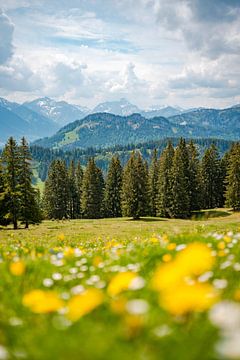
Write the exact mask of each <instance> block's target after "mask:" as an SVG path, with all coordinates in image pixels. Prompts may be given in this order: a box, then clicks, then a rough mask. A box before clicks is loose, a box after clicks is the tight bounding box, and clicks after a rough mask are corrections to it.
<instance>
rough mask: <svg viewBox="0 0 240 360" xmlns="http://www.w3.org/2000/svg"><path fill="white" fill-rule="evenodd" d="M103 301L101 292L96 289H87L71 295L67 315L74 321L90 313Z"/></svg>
mask: <svg viewBox="0 0 240 360" xmlns="http://www.w3.org/2000/svg"><path fill="white" fill-rule="evenodd" d="M102 302H103V293H102V292H101V291H100V290H98V289H89V290H86V291H84V292H83V293H82V294H79V295H75V296H73V297H72V298H71V299H70V300H69V302H68V312H67V317H68V318H69V319H70V320H72V321H76V320H78V319H80V318H81V317H82V316H83V315H86V314H88V313H90V312H91V311H92V310H94V309H95V308H96V307H98V306H99V305H101V304H102Z"/></svg>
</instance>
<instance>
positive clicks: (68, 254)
mask: <svg viewBox="0 0 240 360" xmlns="http://www.w3.org/2000/svg"><path fill="white" fill-rule="evenodd" d="M63 255H64V256H65V257H66V258H68V257H72V256H73V255H74V248H72V247H66V248H65V249H64V252H63Z"/></svg>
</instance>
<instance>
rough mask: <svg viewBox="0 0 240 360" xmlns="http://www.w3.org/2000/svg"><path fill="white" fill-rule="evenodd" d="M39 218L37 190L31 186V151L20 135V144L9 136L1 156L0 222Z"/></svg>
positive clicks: (15, 227)
mask: <svg viewBox="0 0 240 360" xmlns="http://www.w3.org/2000/svg"><path fill="white" fill-rule="evenodd" d="M40 221H41V210H40V195H39V191H38V190H37V189H36V188H34V186H33V185H32V165H31V154H30V151H29V147H28V144H27V142H26V140H25V138H24V137H23V138H22V140H21V143H20V145H18V144H17V142H16V141H15V140H14V139H13V138H12V137H10V138H9V140H8V142H7V144H6V145H5V147H4V149H3V151H2V154H1V157H0V225H8V224H10V223H12V224H13V227H14V229H17V228H18V223H19V222H21V223H24V224H25V228H28V227H29V224H31V223H39V222H40Z"/></svg>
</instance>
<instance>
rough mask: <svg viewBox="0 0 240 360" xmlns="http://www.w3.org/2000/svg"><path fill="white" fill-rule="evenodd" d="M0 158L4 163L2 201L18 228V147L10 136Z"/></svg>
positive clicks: (9, 216) (7, 215)
mask: <svg viewBox="0 0 240 360" xmlns="http://www.w3.org/2000/svg"><path fill="white" fill-rule="evenodd" d="M2 160H3V165H4V180H5V194H4V203H5V206H6V208H7V210H8V212H7V214H6V217H7V218H8V219H9V220H10V221H11V222H12V223H13V227H14V229H17V228H18V219H19V213H20V197H21V192H20V186H19V170H20V169H19V148H18V146H17V143H16V141H15V140H14V139H13V138H12V137H10V138H9V140H8V141H7V144H6V145H5V147H4V149H3V154H2Z"/></svg>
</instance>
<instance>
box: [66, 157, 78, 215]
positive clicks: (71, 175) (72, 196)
mask: <svg viewBox="0 0 240 360" xmlns="http://www.w3.org/2000/svg"><path fill="white" fill-rule="evenodd" d="M68 186H69V216H70V218H71V219H76V218H78V217H79V208H80V197H79V193H78V186H77V176H76V169H75V164H74V161H73V160H72V161H71V162H70V166H69V169H68Z"/></svg>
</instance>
